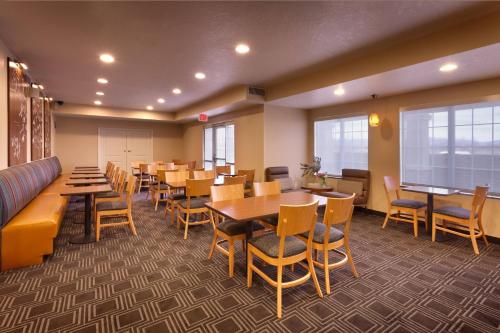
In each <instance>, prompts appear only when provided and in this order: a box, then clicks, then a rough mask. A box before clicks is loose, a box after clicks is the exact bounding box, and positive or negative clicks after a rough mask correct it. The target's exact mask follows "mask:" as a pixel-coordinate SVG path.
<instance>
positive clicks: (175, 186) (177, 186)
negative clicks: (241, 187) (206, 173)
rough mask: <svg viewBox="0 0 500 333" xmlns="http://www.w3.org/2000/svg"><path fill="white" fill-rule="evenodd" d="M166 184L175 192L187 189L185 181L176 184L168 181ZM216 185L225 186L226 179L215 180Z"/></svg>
mask: <svg viewBox="0 0 500 333" xmlns="http://www.w3.org/2000/svg"><path fill="white" fill-rule="evenodd" d="M166 184H167V186H168V187H170V188H171V189H175V190H182V189H186V181H185V180H180V181H175V182H169V181H168V182H167V183H166ZM214 185H215V186H219V185H224V178H215V180H214Z"/></svg>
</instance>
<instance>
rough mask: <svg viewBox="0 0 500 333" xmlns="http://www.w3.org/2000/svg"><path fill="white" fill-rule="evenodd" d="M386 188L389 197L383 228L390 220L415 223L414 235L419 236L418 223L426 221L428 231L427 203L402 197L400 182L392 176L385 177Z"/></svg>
mask: <svg viewBox="0 0 500 333" xmlns="http://www.w3.org/2000/svg"><path fill="white" fill-rule="evenodd" d="M384 190H385V195H386V198H387V213H386V215H385V220H384V224H383V225H382V229H384V228H385V226H386V225H387V222H389V220H394V221H396V223H397V222H398V221H400V222H407V223H413V235H414V236H415V237H418V223H419V222H424V224H425V231H428V228H429V227H428V224H427V204H426V203H425V202H422V201H418V200H411V199H402V198H401V189H400V187H399V183H398V182H397V181H396V179H394V177H391V176H385V177H384Z"/></svg>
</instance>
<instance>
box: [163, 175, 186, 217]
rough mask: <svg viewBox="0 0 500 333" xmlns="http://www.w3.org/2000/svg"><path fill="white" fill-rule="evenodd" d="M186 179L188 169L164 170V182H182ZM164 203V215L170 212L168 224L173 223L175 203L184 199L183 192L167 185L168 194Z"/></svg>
mask: <svg viewBox="0 0 500 333" xmlns="http://www.w3.org/2000/svg"><path fill="white" fill-rule="evenodd" d="M186 179H189V171H187V170H186V171H166V172H165V183H166V184H168V183H176V182H183V181H185V180H186ZM166 199H167V200H166V204H165V217H167V215H168V214H170V224H174V221H175V219H174V218H175V209H176V207H177V203H178V202H179V201H180V200H183V199H186V195H185V193H183V192H180V191H179V190H177V189H172V188H170V187H168V194H167V198H166Z"/></svg>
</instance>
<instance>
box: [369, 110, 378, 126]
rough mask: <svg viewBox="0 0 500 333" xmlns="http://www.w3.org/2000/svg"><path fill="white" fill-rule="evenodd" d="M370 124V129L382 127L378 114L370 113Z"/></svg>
mask: <svg viewBox="0 0 500 333" xmlns="http://www.w3.org/2000/svg"><path fill="white" fill-rule="evenodd" d="M368 124H370V127H378V126H379V125H380V117H379V116H378V114H377V113H375V112H374V113H370V115H369V116H368Z"/></svg>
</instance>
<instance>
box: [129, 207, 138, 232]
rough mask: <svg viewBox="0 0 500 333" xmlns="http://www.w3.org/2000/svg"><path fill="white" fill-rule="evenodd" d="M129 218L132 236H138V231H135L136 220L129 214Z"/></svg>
mask: <svg viewBox="0 0 500 333" xmlns="http://www.w3.org/2000/svg"><path fill="white" fill-rule="evenodd" d="M127 217H128V223H129V226H130V231H132V235H134V236H137V231H136V230H135V224H134V220H133V219H132V213H130V212H128V213H127Z"/></svg>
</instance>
